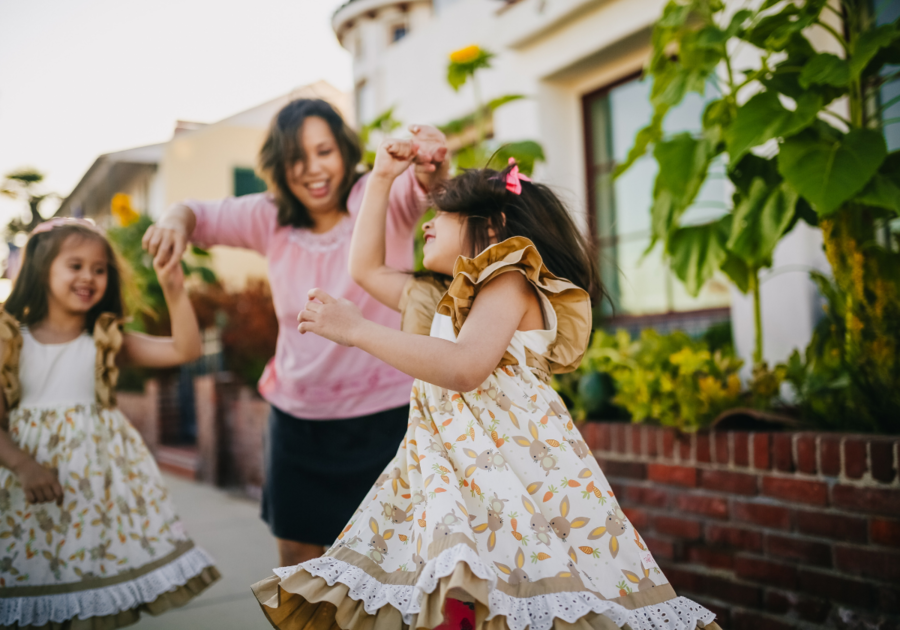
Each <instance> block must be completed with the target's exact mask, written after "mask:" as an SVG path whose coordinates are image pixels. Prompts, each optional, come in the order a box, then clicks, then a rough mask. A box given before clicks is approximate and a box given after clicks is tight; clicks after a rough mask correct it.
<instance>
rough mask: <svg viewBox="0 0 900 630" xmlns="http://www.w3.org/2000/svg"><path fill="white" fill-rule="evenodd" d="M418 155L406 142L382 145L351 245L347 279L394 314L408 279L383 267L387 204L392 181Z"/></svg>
mask: <svg viewBox="0 0 900 630" xmlns="http://www.w3.org/2000/svg"><path fill="white" fill-rule="evenodd" d="M417 152H418V146H417V145H416V144H414V143H412V142H409V141H402V140H386V141H385V142H382V143H381V146H379V147H378V152H377V154H376V156H375V166H374V168H373V169H372V174H371V175H370V176H369V180H368V181H367V182H366V192H365V194H364V195H363V201H362V206H361V207H360V209H359V215H358V216H357V218H356V225H355V226H354V228H353V238H352V240H351V241H350V261H349V263H348V268H349V271H350V277H351V278H353V280H354V282H356V284H358V285H359V286H360V287H362V288H363V289H364V290H365V291H366V293H368V294H369V295H371V296H372V297H374V298H375V299H376V300H378V301H379V302H381V303H382V304H384V305H385V306H387V307H388V308H392V309H394V310H395V311H399V310H400V296H401V294H402V293H403V287H404V286H405V285H406V283H407V281H409V275H408V274H407V273H405V272H404V270H400V269H394V268H393V267H388V266H387V265H386V264H385V238H386V228H385V225H386V222H387V212H388V200H389V198H390V193H391V185H392V184H393V183H394V180H395V179H397V177H399V176H400V174H402V173H403V172H404V171H405V170H406V169H407V168H409V166H410V164H412V162H413V160H414V159H415V157H416V154H417Z"/></svg>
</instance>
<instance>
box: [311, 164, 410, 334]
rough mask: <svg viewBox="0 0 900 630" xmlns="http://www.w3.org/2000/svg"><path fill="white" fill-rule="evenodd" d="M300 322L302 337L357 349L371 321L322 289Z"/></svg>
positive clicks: (357, 310)
mask: <svg viewBox="0 0 900 630" xmlns="http://www.w3.org/2000/svg"><path fill="white" fill-rule="evenodd" d="M401 172H402V171H401ZM297 321H298V322H300V326H298V327H297V330H299V331H300V334H304V333H308V332H311V333H315V334H317V335H319V336H320V337H325V339H329V340H331V341H333V342H335V343H339V344H340V345H342V346H355V345H356V342H355V340H356V339H357V335H358V334H359V332H360V330H361V328H362V327H363V326H364V325H365V324H366V321H367V320H366V318H365V317H363V315H362V312H361V311H360V310H359V307H358V306H356V304H354V303H353V302H351V301H350V300H345V299H343V298H341V299H335V298H333V297H331V296H330V295H328V294H327V293H325V292H324V291H323V290H322V289H312V290H310V292H309V302H307V303H306V308H304V309H303V311H301V312H300V315H298V316H297Z"/></svg>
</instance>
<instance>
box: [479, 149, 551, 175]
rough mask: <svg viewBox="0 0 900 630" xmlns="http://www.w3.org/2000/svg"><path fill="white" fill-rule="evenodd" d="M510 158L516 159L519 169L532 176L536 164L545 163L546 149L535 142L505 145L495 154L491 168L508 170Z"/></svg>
mask: <svg viewBox="0 0 900 630" xmlns="http://www.w3.org/2000/svg"><path fill="white" fill-rule="evenodd" d="M509 158H514V159H515V160H516V162H517V163H518V164H519V169H521V171H522V172H523V173H524V174H525V175H531V173H532V172H533V171H534V163H535V162H537V161H540V162H543V161H544V159H545V158H544V148H543V147H542V146H541V145H540V144H538V143H537V142H535V141H534V140H521V141H519V142H509V143H507V144H504V145H503V146H501V147H500V148H499V149H497V152H496V153H494V156H493V159H492V160H491V163H490V164H489V165H488V166H489V167H490V168H497V169H503V168H506V165H507V163H508V162H509Z"/></svg>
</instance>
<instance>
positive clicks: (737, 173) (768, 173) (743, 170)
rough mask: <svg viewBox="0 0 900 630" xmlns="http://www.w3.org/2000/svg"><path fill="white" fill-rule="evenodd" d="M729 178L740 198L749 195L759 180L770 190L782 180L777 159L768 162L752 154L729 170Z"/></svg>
mask: <svg viewBox="0 0 900 630" xmlns="http://www.w3.org/2000/svg"><path fill="white" fill-rule="evenodd" d="M728 178H729V179H730V180H731V182H732V183H733V184H734V187H735V189H736V194H737V195H738V196H747V195H749V194H750V187H751V186H752V185H753V182H754V180H756V179H757V178H759V179H762V180H763V181H764V182H765V183H766V186H768V187H769V188H772V187H774V186H776V185H778V184H779V183H780V182H781V179H782V177H781V174H780V173H779V172H778V158H777V157H774V158H771V159H768V160H767V159H766V158H764V157H760V156H758V155H754V154H752V153H748V154H746V155H745V156H744V157H742V158H741V161H740V162H738V163H737V164H735V165H734V166H732V167H731V168H730V169H729V170H728ZM737 203H738V202H735V205H736V204H737Z"/></svg>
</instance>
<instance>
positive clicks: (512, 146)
mask: <svg viewBox="0 0 900 630" xmlns="http://www.w3.org/2000/svg"><path fill="white" fill-rule="evenodd" d="M493 58H494V54H493V53H492V52H490V51H487V50H484V49H482V48H480V47H478V46H475V45H472V46H466V47H465V48H462V49H460V50H457V51H455V52H453V53H451V54H450V63H449V64H448V65H447V82H448V83H449V84H450V86H451V87H452V88H453V89H454V90H456V91H459V89H460V88H461V87H462V86H463V85H465V84H466V83H467V82H469V81H471V83H472V93H473V95H474V98H475V109H474V111H473V112H472V113H471V114H467V115H466V116H463V117H462V118H459V119H457V120H452V121H450V122H448V123H446V124H444V125H441V126H440V127H439V129H441V131H443V132H444V133H445V134H446V135H447V136H455V137H456V139H457V144H458V145H460V148H459V149H458V150H456V151H455V152H454V154H453V166H454V168H456V169H460V168H464V169H465V168H485V167H487V168H497V169H501V168H505V167H506V164H507V162H508V161H509V158H514V159H515V160H516V162H517V163H518V165H519V169H520V170H521V171H522V172H523V173H525V174H526V175H530V174H531V173H532V171H533V170H534V164H535V162H538V161H543V160H544V159H545V158H544V149H543V147H541V145H540V144H539V143H538V142H535V141H534V140H521V141H517V142H510V143H506V144H503V145H500V146H498V145H496V144H495V143H491V142H488V140H487V129H488V124H489V123H490V122H491V120H492V117H493V114H494V111H496V110H497V109H498V108H500V107H503V106H504V105H506V104H508V103H512V102H515V101H518V100H521V99H523V98H525V97H524V96H523V95H521V94H507V95H504V96H500V97H498V98H495V99H493V100H491V101H489V102H488V103H487V104H485V103H484V102H483V99H482V96H481V88H480V86H479V83H478V71H479V70H482V69H488V68H490V67H491V59H493ZM473 129H474V133H472V130H473Z"/></svg>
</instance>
